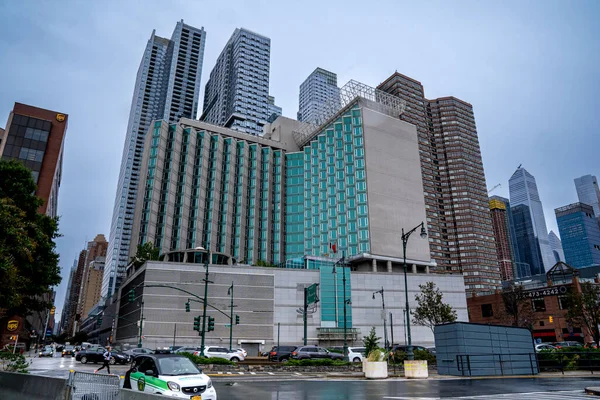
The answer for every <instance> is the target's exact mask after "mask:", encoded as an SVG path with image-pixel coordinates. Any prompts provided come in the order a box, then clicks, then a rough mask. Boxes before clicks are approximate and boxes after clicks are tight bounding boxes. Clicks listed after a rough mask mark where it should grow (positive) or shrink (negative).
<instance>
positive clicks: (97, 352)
mask: <svg viewBox="0 0 600 400" xmlns="http://www.w3.org/2000/svg"><path fill="white" fill-rule="evenodd" d="M105 352H106V349H105V348H103V347H96V348H93V349H88V350H82V351H80V352H79V353H77V356H75V360H77V361H81V363H82V364H87V363H88V362H93V363H101V362H104V353H105ZM110 353H111V358H110V361H109V363H110V364H111V365H113V364H116V363H119V364H127V363H128V362H129V361H131V357H130V356H128V355H127V354H123V353H121V352H119V351H114V350H111V352H110Z"/></svg>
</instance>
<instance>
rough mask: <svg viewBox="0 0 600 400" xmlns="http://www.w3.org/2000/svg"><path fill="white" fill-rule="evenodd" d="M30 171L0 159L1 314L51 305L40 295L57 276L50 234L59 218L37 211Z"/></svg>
mask: <svg viewBox="0 0 600 400" xmlns="http://www.w3.org/2000/svg"><path fill="white" fill-rule="evenodd" d="M35 190H36V186H35V183H34V181H33V178H32V177H31V172H30V171H29V170H28V169H27V168H25V167H24V166H23V165H22V164H21V163H19V162H17V161H13V160H10V161H3V160H0V309H1V310H2V312H0V315H2V314H5V315H13V314H18V315H23V316H25V315H28V314H30V313H31V312H33V311H40V310H43V309H45V308H47V307H49V306H50V304H48V303H47V302H45V301H44V300H43V298H42V297H41V295H43V294H44V293H47V292H48V291H49V290H50V288H51V287H52V286H54V285H58V284H59V283H60V281H61V277H60V267H59V266H58V260H59V257H58V254H57V253H56V244H55V242H54V239H56V238H57V237H59V236H60V235H59V233H58V219H57V218H51V217H49V216H47V215H44V214H39V213H38V208H39V207H40V206H41V205H42V204H43V200H41V199H40V198H38V197H36V196H35Z"/></svg>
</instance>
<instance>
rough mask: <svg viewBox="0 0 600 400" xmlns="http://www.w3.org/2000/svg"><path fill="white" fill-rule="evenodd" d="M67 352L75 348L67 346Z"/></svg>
mask: <svg viewBox="0 0 600 400" xmlns="http://www.w3.org/2000/svg"><path fill="white" fill-rule="evenodd" d="M65 350H73V346H67V347H65Z"/></svg>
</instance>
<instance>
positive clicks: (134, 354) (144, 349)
mask: <svg viewBox="0 0 600 400" xmlns="http://www.w3.org/2000/svg"><path fill="white" fill-rule="evenodd" d="M153 352H154V350H152V349H149V348H147V347H135V348H133V349H129V350H125V351H124V352H123V354H127V355H128V356H132V357H137V356H139V355H140V354H152V353H153Z"/></svg>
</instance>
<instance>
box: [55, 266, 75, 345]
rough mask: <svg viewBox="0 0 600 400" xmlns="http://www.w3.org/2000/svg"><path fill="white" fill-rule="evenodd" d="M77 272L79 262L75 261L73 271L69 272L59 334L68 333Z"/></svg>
mask: <svg viewBox="0 0 600 400" xmlns="http://www.w3.org/2000/svg"><path fill="white" fill-rule="evenodd" d="M76 272H77V260H73V266H72V267H71V271H70V272H69V281H68V283H67V290H66V292H65V299H64V301H63V308H62V312H61V314H60V329H59V332H60V333H63V332H66V331H67V323H68V322H67V321H68V320H69V315H70V314H71V311H70V310H71V303H70V298H71V286H72V284H73V280H74V279H75V273H76Z"/></svg>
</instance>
